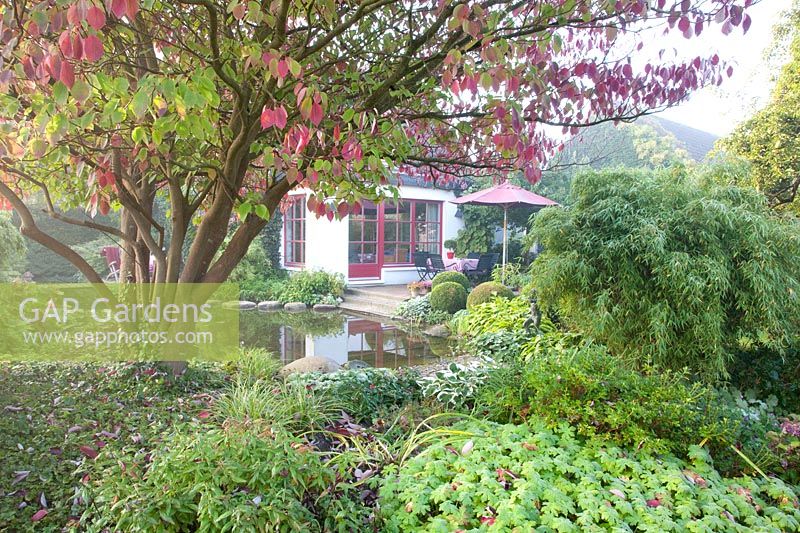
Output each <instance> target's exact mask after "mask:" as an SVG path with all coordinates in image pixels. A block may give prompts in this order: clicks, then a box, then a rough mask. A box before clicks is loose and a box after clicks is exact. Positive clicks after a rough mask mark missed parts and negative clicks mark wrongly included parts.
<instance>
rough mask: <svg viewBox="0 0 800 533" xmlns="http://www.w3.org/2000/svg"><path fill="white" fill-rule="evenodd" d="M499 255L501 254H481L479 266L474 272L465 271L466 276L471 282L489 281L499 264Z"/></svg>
mask: <svg viewBox="0 0 800 533" xmlns="http://www.w3.org/2000/svg"><path fill="white" fill-rule="evenodd" d="M498 255H499V254H481V256H480V257H479V258H478V266H476V267H475V268H474V269H473V270H467V271H465V272H464V274H466V276H467V277H468V278H469V279H470V280H472V281H476V282H477V281H484V280H487V279H489V276H491V275H492V270H493V269H494V266H495V265H496V264H497V258H498Z"/></svg>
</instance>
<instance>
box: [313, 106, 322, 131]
mask: <svg viewBox="0 0 800 533" xmlns="http://www.w3.org/2000/svg"><path fill="white" fill-rule="evenodd" d="M311 122H312V123H313V124H314V125H315V126H319V123H320V122H322V106H321V105H320V104H318V103H316V102H314V103H313V104H312V105H311Z"/></svg>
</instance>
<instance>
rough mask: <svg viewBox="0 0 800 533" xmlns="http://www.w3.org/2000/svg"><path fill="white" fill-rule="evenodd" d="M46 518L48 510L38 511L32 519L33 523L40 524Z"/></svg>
mask: <svg viewBox="0 0 800 533" xmlns="http://www.w3.org/2000/svg"><path fill="white" fill-rule="evenodd" d="M45 516H47V509H39V510H38V511H36V512H35V513H33V516H32V517H31V522H38V521H39V520H41V519H42V518H44V517H45Z"/></svg>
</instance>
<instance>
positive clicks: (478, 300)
mask: <svg viewBox="0 0 800 533" xmlns="http://www.w3.org/2000/svg"><path fill="white" fill-rule="evenodd" d="M513 297H514V293H513V292H512V291H511V289H509V288H508V287H506V286H505V285H501V284H500V283H497V282H495V281H487V282H485V283H481V284H480V285H478V286H477V287H475V288H474V289H472V292H471V293H469V298H467V307H468V308H469V309H472V308H473V307H475V306H476V305H480V304H483V303H486V302H490V301H492V300H493V299H495V298H505V299H506V300H510V299H512V298H513Z"/></svg>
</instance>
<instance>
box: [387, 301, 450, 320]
mask: <svg viewBox="0 0 800 533" xmlns="http://www.w3.org/2000/svg"><path fill="white" fill-rule="evenodd" d="M394 313H395V315H397V316H398V317H400V318H403V319H405V320H408V321H409V322H411V323H412V324H441V323H442V322H447V321H448V320H449V319H450V313H448V312H447V311H435V310H434V309H433V307H431V300H430V295H429V294H426V295H425V296H417V297H415V298H409V299H408V300H405V301H402V302H400V303H399V304H397V307H396V308H395V310H394Z"/></svg>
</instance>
